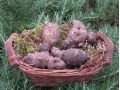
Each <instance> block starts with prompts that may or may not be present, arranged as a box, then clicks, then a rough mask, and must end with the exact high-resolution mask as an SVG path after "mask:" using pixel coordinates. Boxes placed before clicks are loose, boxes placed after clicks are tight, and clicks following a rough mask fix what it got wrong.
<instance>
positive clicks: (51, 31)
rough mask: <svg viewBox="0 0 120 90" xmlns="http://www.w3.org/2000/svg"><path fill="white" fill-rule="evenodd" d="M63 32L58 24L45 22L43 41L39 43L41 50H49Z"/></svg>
mask: <svg viewBox="0 0 120 90" xmlns="http://www.w3.org/2000/svg"><path fill="white" fill-rule="evenodd" d="M60 35H61V32H60V30H59V27H58V25H57V24H55V23H52V22H45V23H44V27H43V33H42V42H43V43H40V45H39V48H40V50H42V51H49V50H50V49H51V47H52V46H53V45H54V44H55V43H56V42H57V41H58V40H59V39H60Z"/></svg>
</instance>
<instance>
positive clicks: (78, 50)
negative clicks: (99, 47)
mask: <svg viewBox="0 0 120 90" xmlns="http://www.w3.org/2000/svg"><path fill="white" fill-rule="evenodd" d="M69 27H70V30H69V31H68V33H67V36H66V38H65V40H63V41H62V43H61V45H60V47H55V45H56V43H57V42H59V40H60V37H61V31H60V27H59V25H57V24H56V23H52V22H45V23H44V25H43V29H42V36H41V39H42V42H40V43H39V45H38V48H39V50H38V51H35V52H33V53H28V54H27V55H26V56H24V62H25V63H27V64H29V65H31V66H33V67H37V68H42V69H65V68H76V67H80V66H81V65H83V64H84V63H86V62H87V61H88V60H90V54H89V53H87V52H85V51H84V50H83V47H84V45H85V43H86V42H87V43H89V44H90V45H96V44H97V40H96V34H95V33H93V32H91V31H89V30H87V29H86V27H85V26H84V25H83V23H81V22H80V21H79V20H73V21H71V22H70V24H69Z"/></svg>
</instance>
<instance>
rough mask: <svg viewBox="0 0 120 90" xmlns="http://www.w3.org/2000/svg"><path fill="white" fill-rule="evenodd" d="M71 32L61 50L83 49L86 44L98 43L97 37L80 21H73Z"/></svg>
mask: <svg viewBox="0 0 120 90" xmlns="http://www.w3.org/2000/svg"><path fill="white" fill-rule="evenodd" d="M70 28H71V29H70V31H69V33H68V34H67V36H66V38H65V40H64V41H63V43H62V45H61V47H60V49H62V50H63V49H68V48H78V47H83V45H84V43H85V42H86V41H88V42H89V43H96V36H95V34H93V33H92V32H88V31H87V29H86V27H85V26H84V25H83V23H81V22H80V21H78V20H73V21H72V22H71V25H70Z"/></svg>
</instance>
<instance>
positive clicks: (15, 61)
mask: <svg viewBox="0 0 120 90" xmlns="http://www.w3.org/2000/svg"><path fill="white" fill-rule="evenodd" d="M16 35H17V34H16V33H13V34H11V36H10V37H9V38H8V39H7V40H6V42H5V44H4V45H5V46H4V49H5V52H6V55H7V57H8V62H9V65H10V66H12V67H18V66H19V60H20V58H21V57H20V56H18V55H16V54H15V50H14V48H13V39H14V38H15V36H16Z"/></svg>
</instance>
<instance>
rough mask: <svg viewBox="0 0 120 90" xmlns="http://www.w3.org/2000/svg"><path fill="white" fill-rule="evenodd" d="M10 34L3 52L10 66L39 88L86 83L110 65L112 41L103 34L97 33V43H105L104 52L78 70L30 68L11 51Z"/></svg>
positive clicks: (11, 41)
mask: <svg viewBox="0 0 120 90" xmlns="http://www.w3.org/2000/svg"><path fill="white" fill-rule="evenodd" d="M14 35H15V33H14V34H12V35H11V36H10V37H9V38H8V39H7V40H6V42H5V52H6V55H7V57H8V62H9V64H10V66H14V67H16V68H18V69H19V70H20V71H22V72H23V73H24V74H25V75H26V76H27V77H28V78H29V79H30V80H31V81H32V82H33V83H34V84H35V85H39V86H55V85H58V84H60V83H64V84H67V83H71V82H86V81H89V80H90V79H91V78H92V77H93V76H95V74H97V73H98V72H100V71H101V70H102V69H103V68H104V67H105V66H106V65H109V64H111V61H112V54H113V50H114V48H113V47H114V46H113V43H112V41H111V40H110V39H109V37H108V36H106V35H105V34H104V33H103V32H98V33H97V41H98V42H100V43H101V45H103V43H105V46H106V50H105V52H104V53H101V54H99V55H97V58H96V60H89V61H88V62H86V63H85V64H84V65H82V66H81V67H80V68H79V69H63V70H53V69H40V68H35V67H32V66H30V65H28V64H26V63H24V62H23V58H22V57H21V56H19V55H17V54H16V53H15V51H14V49H13V37H14Z"/></svg>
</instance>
